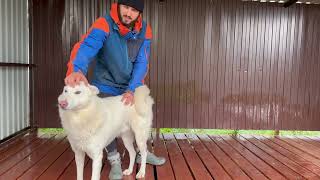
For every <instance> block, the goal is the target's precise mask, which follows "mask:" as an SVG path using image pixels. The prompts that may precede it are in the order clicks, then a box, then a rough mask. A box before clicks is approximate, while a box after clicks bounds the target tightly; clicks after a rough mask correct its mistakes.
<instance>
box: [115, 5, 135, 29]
mask: <svg viewBox="0 0 320 180" xmlns="http://www.w3.org/2000/svg"><path fill="white" fill-rule="evenodd" d="M119 9H120V16H121V17H120V18H121V21H122V23H123V24H124V25H126V26H128V25H130V24H131V23H132V22H134V21H135V20H137V19H138V17H139V14H140V12H139V11H138V10H136V9H134V8H132V7H130V6H127V5H123V4H120V6H119Z"/></svg>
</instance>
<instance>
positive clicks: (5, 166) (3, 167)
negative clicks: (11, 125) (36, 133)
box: [0, 135, 53, 175]
mask: <svg viewBox="0 0 320 180" xmlns="http://www.w3.org/2000/svg"><path fill="white" fill-rule="evenodd" d="M45 137H46V138H43V139H37V140H36V141H34V142H32V143H31V144H30V145H28V146H27V147H25V148H23V149H22V150H21V151H20V152H18V153H16V154H15V155H14V156H11V157H9V158H7V159H5V160H3V161H1V162H0V175H2V174H3V173H5V172H6V171H8V170H9V169H10V168H11V167H13V166H14V165H16V164H17V163H19V162H20V161H22V160H23V159H24V158H25V157H27V156H28V155H29V154H31V153H32V152H33V151H34V150H36V149H37V148H38V147H39V146H42V145H43V144H46V143H49V141H50V138H53V135H46V136H45Z"/></svg>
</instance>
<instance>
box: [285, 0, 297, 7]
mask: <svg viewBox="0 0 320 180" xmlns="http://www.w3.org/2000/svg"><path fill="white" fill-rule="evenodd" d="M297 1H298V0H287V1H286V2H285V3H284V4H283V7H289V6H291V5H292V4H294V3H296V2H297Z"/></svg>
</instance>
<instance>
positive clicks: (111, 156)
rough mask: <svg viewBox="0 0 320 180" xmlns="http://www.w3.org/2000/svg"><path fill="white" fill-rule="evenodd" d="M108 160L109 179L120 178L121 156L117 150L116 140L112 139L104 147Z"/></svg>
mask: <svg viewBox="0 0 320 180" xmlns="http://www.w3.org/2000/svg"><path fill="white" fill-rule="evenodd" d="M105 149H106V151H107V154H108V161H109V163H110V165H111V170H110V173H109V179H122V168H121V158H120V154H119V152H118V150H117V141H116V139H115V140H113V141H112V142H111V143H110V144H109V145H108V146H107V147H106V148H105Z"/></svg>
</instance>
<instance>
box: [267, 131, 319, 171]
mask: <svg viewBox="0 0 320 180" xmlns="http://www.w3.org/2000/svg"><path fill="white" fill-rule="evenodd" d="M266 138H268V139H269V140H271V141H272V142H274V143H276V144H278V145H280V146H282V147H284V148H286V149H287V150H289V151H291V152H293V153H295V154H297V155H299V156H301V157H303V158H304V159H306V160H308V161H310V162H312V163H313V164H315V165H317V166H319V167H320V159H318V158H315V157H314V156H312V155H310V154H308V153H306V152H305V151H303V150H300V149H299V148H297V147H295V146H293V145H291V144H289V143H287V142H285V141H282V140H280V139H278V138H270V137H266Z"/></svg>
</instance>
